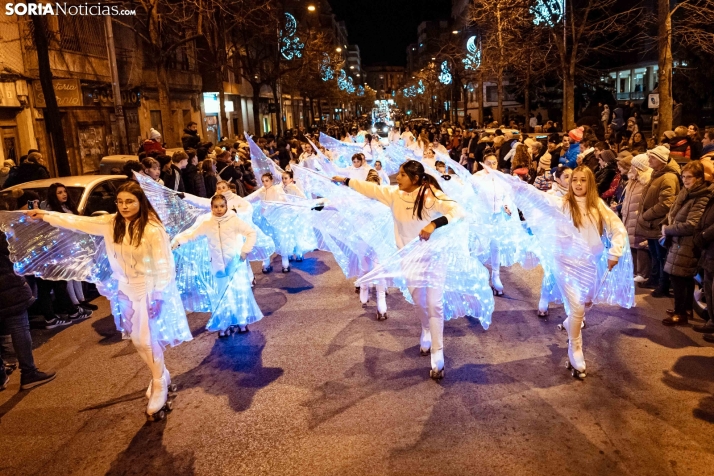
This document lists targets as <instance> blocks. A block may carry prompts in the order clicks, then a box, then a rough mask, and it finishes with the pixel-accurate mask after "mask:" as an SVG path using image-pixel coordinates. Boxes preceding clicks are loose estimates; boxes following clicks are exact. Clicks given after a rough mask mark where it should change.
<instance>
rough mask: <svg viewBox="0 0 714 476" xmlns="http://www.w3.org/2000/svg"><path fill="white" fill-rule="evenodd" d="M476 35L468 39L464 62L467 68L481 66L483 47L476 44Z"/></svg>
mask: <svg viewBox="0 0 714 476" xmlns="http://www.w3.org/2000/svg"><path fill="white" fill-rule="evenodd" d="M476 39H477V38H476V36H472V37H471V38H469V39H468V40H467V41H466V51H467V53H466V58H464V59H463V60H461V61H463V63H464V67H465V68H466V69H477V68H478V67H479V66H481V48H480V47H479V46H477V45H476Z"/></svg>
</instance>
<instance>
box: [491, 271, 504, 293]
mask: <svg viewBox="0 0 714 476" xmlns="http://www.w3.org/2000/svg"><path fill="white" fill-rule="evenodd" d="M491 290H492V291H493V295H494V296H497V297H498V296H503V283H502V282H501V276H500V273H499V272H498V271H496V272H492V275H491Z"/></svg>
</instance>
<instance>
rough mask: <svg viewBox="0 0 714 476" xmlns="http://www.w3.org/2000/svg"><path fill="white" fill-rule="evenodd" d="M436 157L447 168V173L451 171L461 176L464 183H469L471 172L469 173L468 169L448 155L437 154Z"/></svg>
mask: <svg viewBox="0 0 714 476" xmlns="http://www.w3.org/2000/svg"><path fill="white" fill-rule="evenodd" d="M435 155H436V158H437V159H438V160H441V161H442V162H444V165H446V167H447V169H446V170H447V171H448V170H449V169H451V170H453V171H454V173H455V174H456V175H458V176H459V178H460V179H461V180H463V181H464V182H468V181H469V179H470V178H471V172H469V171H468V170H467V169H466V167H464V166H463V165H461V164H460V163H458V162H456V161H455V160H454V159H452V158H451V157H449V156H448V154H442V153H439V152H437V153H436V154H435Z"/></svg>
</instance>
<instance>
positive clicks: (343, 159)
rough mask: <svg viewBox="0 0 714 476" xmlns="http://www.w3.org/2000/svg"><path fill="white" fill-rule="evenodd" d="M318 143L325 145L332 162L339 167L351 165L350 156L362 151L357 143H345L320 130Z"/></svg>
mask: <svg viewBox="0 0 714 476" xmlns="http://www.w3.org/2000/svg"><path fill="white" fill-rule="evenodd" d="M320 144H322V145H323V146H325V148H326V149H328V150H329V151H330V152H331V153H332V162H333V163H334V164H335V165H337V166H338V167H341V168H346V167H349V166H350V165H352V162H351V160H352V156H353V155H355V154H357V153H362V146H361V145H359V144H347V143H345V142H342V141H339V140H337V139H335V138H333V137H330V136H328V135H326V134H324V133H322V132H320Z"/></svg>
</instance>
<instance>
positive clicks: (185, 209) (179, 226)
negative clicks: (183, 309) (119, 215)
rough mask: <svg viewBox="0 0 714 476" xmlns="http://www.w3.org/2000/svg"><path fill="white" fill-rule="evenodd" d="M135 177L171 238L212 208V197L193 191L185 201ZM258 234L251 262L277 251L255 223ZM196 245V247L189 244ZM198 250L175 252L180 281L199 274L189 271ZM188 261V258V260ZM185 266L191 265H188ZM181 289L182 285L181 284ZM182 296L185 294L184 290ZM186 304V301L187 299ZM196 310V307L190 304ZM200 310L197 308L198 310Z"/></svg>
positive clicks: (247, 219)
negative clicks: (206, 197)
mask: <svg viewBox="0 0 714 476" xmlns="http://www.w3.org/2000/svg"><path fill="white" fill-rule="evenodd" d="M134 175H135V177H136V180H137V181H138V182H139V185H141V188H142V190H144V193H145V194H146V197H147V198H148V199H149V202H151V206H153V207H154V210H156V213H158V215H159V218H161V221H162V222H163V223H164V226H165V227H166V231H167V233H168V234H169V237H170V238H171V239H173V238H174V237H175V236H176V235H178V234H179V233H181V232H182V231H185V230H187V229H189V228H190V227H191V226H193V224H194V223H196V220H197V219H198V218H199V217H201V216H202V215H204V214H205V213H206V212H210V211H211V201H210V199H201V198H200V197H193V196H192V195H190V194H186V195H188V196H189V197H193V199H192V200H191V202H189V201H188V198H187V199H186V200H182V199H181V198H179V196H178V194H177V193H176V192H174V191H173V190H171V189H168V188H166V187H164V186H163V185H160V184H159V183H158V182H155V181H154V180H151V178H149V177H146V176H144V175H141V174H136V173H135V174H134ZM238 217H239V218H240V219H241V220H243V221H244V222H246V223H248V224H249V225H254V224H253V216H252V214H248V213H239V214H238ZM253 228H255V229H256V232H257V234H258V236H257V238H256V242H255V246H254V247H253V250H252V251H251V252H250V254H248V258H247V259H248V261H262V260H264V259H267V258H269V257H270V256H271V255H272V254H273V253H275V243H274V242H273V240H272V238H270V237H269V236H268V235H266V234H265V233H263V232H262V231H261V230H260V229H259V228H258V227H256V226H253ZM189 248H193V247H189ZM195 253H202V252H201V251H200V250H195V251H194V250H192V249H189V250H182V251H181V253H180V254H179V255H178V256H177V255H176V253H175V252H174V258H176V259H177V261H176V273H177V282H179V283H181V282H186V284H188V283H189V282H190V280H191V279H193V277H196V275H195V274H193V273H192V272H191V271H190V270H191V269H192V266H191V263H190V260H191V259H192V256H193V255H194V254H195ZM187 260H188V261H187ZM185 266H188V267H187V268H186V267H185ZM184 269H186V270H187V271H189V277H184V276H182V275H181V273H182V272H183V271H184ZM179 288H182V286H181V285H179ZM182 296H183V293H182ZM184 304H186V303H185V302H184ZM189 308H190V309H194V307H193V306H191V307H189ZM196 311H197V312H198V310H196Z"/></svg>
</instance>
